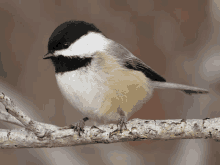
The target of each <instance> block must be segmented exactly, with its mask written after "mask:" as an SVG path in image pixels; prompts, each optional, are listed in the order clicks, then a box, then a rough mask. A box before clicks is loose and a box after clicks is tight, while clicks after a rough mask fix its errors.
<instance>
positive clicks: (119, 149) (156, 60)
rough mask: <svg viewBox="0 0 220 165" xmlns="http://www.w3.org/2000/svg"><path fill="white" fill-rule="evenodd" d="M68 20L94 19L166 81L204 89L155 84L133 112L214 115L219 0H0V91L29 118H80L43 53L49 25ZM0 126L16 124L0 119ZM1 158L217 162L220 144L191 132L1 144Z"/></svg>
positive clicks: (175, 164)
mask: <svg viewBox="0 0 220 165" xmlns="http://www.w3.org/2000/svg"><path fill="white" fill-rule="evenodd" d="M71 19H76V20H83V21H87V22H90V23H94V24H95V25H96V26H97V27H98V28H99V29H101V31H102V32H103V33H104V34H105V35H106V36H107V37H109V38H111V39H113V40H115V41H117V42H118V43H120V44H122V45H124V46H125V47H126V48H127V49H129V50H130V51H131V52H132V53H134V54H135V55H136V56H137V57H139V58H140V59H142V60H143V61H144V62H145V63H146V64H148V65H149V66H151V67H152V68H153V69H154V70H155V71H157V72H158V73H159V74H161V75H162V76H163V77H165V78H166V80H167V81H170V82H176V83H182V84H186V85H193V86H198V87H202V88H206V89H209V90H210V94H209V95H193V96H188V95H184V94H183V93H181V92H178V91H174V90H156V91H155V95H154V97H153V98H152V99H151V100H150V101H149V102H148V103H147V104H146V105H145V106H144V107H143V108H142V109H141V110H140V111H138V112H137V113H136V114H134V116H133V117H132V118H143V119H176V118H177V119H179V118H184V119H192V118H195V119H200V118H206V117H219V116H220V110H219V107H220V97H219V94H220V78H219V77H220V55H219V52H220V46H219V44H220V35H219V32H220V22H219V21H220V1H218V0H193V1H192V0H184V1H182V0H62V1H61V0H47V1H43V0H39V1H27V0H0V20H1V23H0V58H1V61H0V90H1V91H3V92H5V94H6V95H8V96H10V97H12V98H13V99H14V100H15V102H16V103H17V104H18V106H19V107H20V108H21V109H23V110H24V111H25V112H26V113H27V114H28V115H30V117H32V118H34V119H36V120H38V121H41V122H46V123H50V124H55V125H58V126H64V125H68V124H70V123H72V122H76V121H77V120H78V119H79V118H81V117H82V116H80V114H79V113H78V112H77V111H76V110H74V109H73V108H72V107H71V106H70V104H69V103H68V102H67V101H66V100H65V99H64V98H63V97H62V95H61V93H60V91H59V89H58V87H57V84H56V80H55V76H54V68H53V66H52V64H51V62H50V61H48V60H43V59H42V56H43V55H44V54H46V53H47V42H48V39H49V37H50V35H51V33H52V32H53V30H54V29H55V28H56V27H57V26H58V25H59V24H61V23H63V22H65V21H68V20H71ZM94 42H95V41H94ZM87 124H88V125H91V124H92V123H91V122H88V123H87ZM0 127H1V128H10V129H12V128H14V127H15V126H13V125H9V124H7V123H3V122H1V123H0ZM0 160H1V164H19V165H23V164H27V165H33V164H45V165H50V164H53V165H60V164H62V165H63V164H65V165H69V164H75V165H77V164H107V165H108V164H109V165H111V164H116V165H117V164H120V165H125V164H147V165H157V164H158V165H161V164H163V165H169V164H172V165H185V164H193V165H215V164H220V143H217V142H214V141H213V140H200V139H197V140H174V141H141V142H125V143H115V144H108V145H106V144H95V145H86V146H77V147H64V148H51V149H15V150H14V149H8V150H6V149H3V150H0Z"/></svg>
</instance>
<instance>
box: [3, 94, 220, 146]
mask: <svg viewBox="0 0 220 165" xmlns="http://www.w3.org/2000/svg"><path fill="white" fill-rule="evenodd" d="M0 102H1V103H2V104H3V105H4V106H5V109H6V111H7V112H6V111H4V110H0V120H1V121H6V122H10V123H12V124H16V125H19V126H21V127H23V128H20V129H13V130H7V129H0V147H1V148H2V149H5V148H44V147H50V148H51V147H67V146H76V145H85V144H95V143H106V144H107V143H116V142H124V141H137V140H146V139H151V140H171V139H198V138H204V139H207V138H210V139H214V140H216V141H219V140H220V118H213V119H190V120H183V119H176V120H141V119H132V120H130V121H128V122H127V129H124V130H123V131H122V132H120V131H119V130H117V125H115V124H109V125H100V126H98V127H96V126H92V127H85V128H84V133H82V134H81V136H79V135H78V132H74V130H73V129H62V127H58V126H55V125H51V124H46V123H40V122H37V121H34V120H33V119H31V118H30V117H29V116H27V115H26V114H25V113H24V112H23V111H21V110H20V109H19V108H18V107H17V106H16V105H15V104H14V103H13V101H12V100H11V99H10V98H9V97H7V96H5V95H4V94H3V93H0Z"/></svg>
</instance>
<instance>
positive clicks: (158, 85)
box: [152, 81, 209, 95]
mask: <svg viewBox="0 0 220 165" xmlns="http://www.w3.org/2000/svg"><path fill="white" fill-rule="evenodd" d="M152 85H153V87H154V88H159V89H177V90H181V91H183V92H185V93H186V94H189V95H191V94H206V93H209V91H208V90H206V89H203V88H197V87H192V86H188V85H182V84H176V83H168V82H157V81H154V82H153V83H152Z"/></svg>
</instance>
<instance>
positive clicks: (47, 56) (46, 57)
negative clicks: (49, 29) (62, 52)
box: [43, 53, 54, 59]
mask: <svg viewBox="0 0 220 165" xmlns="http://www.w3.org/2000/svg"><path fill="white" fill-rule="evenodd" d="M51 57H54V55H53V54H52V53H47V54H45V55H44V56H43V59H49V58H51Z"/></svg>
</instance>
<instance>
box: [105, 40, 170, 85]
mask: <svg viewBox="0 0 220 165" xmlns="http://www.w3.org/2000/svg"><path fill="white" fill-rule="evenodd" d="M108 52H109V53H110V54H111V55H114V56H115V57H116V58H117V59H118V62H119V64H120V65H121V66H122V67H124V68H127V69H133V70H137V71H141V72H142V73H144V74H145V76H146V77H147V78H149V79H151V80H152V81H161V82H165V81H166V80H165V79H164V78H163V77H162V76H160V75H159V74H157V73H156V72H155V71H154V70H153V69H151V68H150V67H149V66H147V65H146V64H145V63H144V62H143V61H142V60H140V59H139V58H137V57H136V56H134V55H133V54H132V53H131V52H130V51H129V50H127V49H126V48H125V47H123V46H122V45H120V44H118V43H116V42H114V41H112V43H111V45H110V48H109V49H108ZM119 56H120V57H119Z"/></svg>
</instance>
